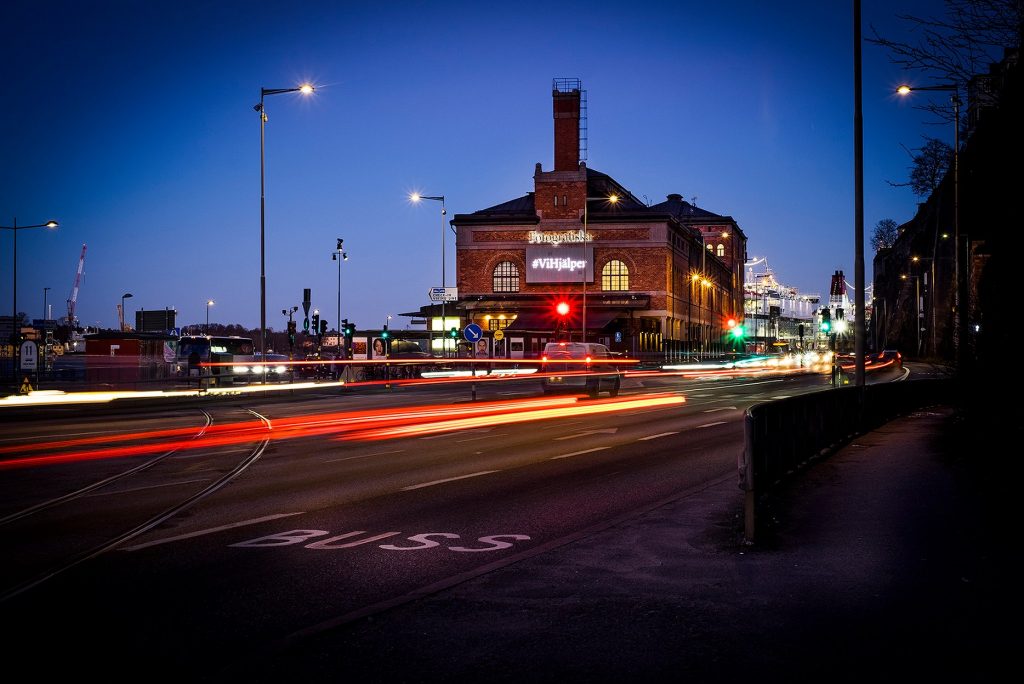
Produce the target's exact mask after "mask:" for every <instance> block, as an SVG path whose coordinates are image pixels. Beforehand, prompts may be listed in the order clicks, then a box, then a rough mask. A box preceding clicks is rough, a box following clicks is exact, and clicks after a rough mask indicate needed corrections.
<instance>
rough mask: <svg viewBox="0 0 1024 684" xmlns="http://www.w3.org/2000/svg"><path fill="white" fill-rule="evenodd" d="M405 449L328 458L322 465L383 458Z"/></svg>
mask: <svg viewBox="0 0 1024 684" xmlns="http://www.w3.org/2000/svg"><path fill="white" fill-rule="evenodd" d="M403 451H405V449H396V450H395V451H378V452H376V453H373V454H362V455H360V456H345V457H344V458H329V459H327V460H326V461H324V463H337V462H338V461H351V460H354V459H357V458H370V457H371V456H384V455H385V454H400V453H402V452H403Z"/></svg>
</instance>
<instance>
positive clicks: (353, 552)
mask: <svg viewBox="0 0 1024 684" xmlns="http://www.w3.org/2000/svg"><path fill="white" fill-rule="evenodd" d="M898 377H900V374H899V373H897V372H889V373H884V374H878V375H876V376H872V377H871V378H870V381H872V382H874V381H887V380H893V379H896V378H898ZM823 389H827V376H825V375H822V374H809V375H791V376H784V377H759V378H744V377H730V378H722V377H720V378H716V379H713V380H695V379H692V378H685V379H684V378H681V377H678V376H671V375H651V376H636V377H631V378H627V379H626V380H624V382H623V385H622V391H621V393H620V395H619V397H617V398H615V399H604V398H600V399H597V400H592V399H582V398H581V399H580V400H579V401H577V402H576V403H575V404H572V405H568V406H564V407H563V406H558V405H554V406H552V405H545V406H540V405H539V404H538V402H543V401H547V400H549V398H545V397H542V396H540V393H539V392H538V385H537V383H536V381H521V382H520V381H516V382H511V381H510V382H502V383H488V384H484V383H478V384H477V386H476V387H475V399H476V400H475V401H470V394H469V389H468V387H467V386H466V385H453V386H448V385H439V386H434V387H430V388H417V389H396V390H393V391H377V392H370V393H361V394H351V393H349V394H346V393H345V392H339V391H337V390H335V391H334V392H333V393H330V394H319V395H306V396H302V397H299V398H292V399H290V400H277V401H260V400H253V401H251V402H248V403H246V405H244V406H240V405H216V404H211V405H209V406H207V407H204V408H202V409H187V410H180V409H179V410H175V411H173V412H172V411H167V412H157V413H146V414H139V415H137V416H125V417H118V418H116V419H115V418H111V419H110V420H106V421H104V420H95V419H90V420H75V419H61V420H59V421H55V422H54V421H51V422H46V423H38V422H23V423H20V424H15V425H11V426H7V427H10V428H11V429H9V430H7V431H6V434H5V436H4V437H3V438H2V440H0V456H2V457H3V458H4V459H6V460H3V461H0V540H2V541H3V544H4V557H5V559H6V560H5V563H4V564H3V566H2V567H0V591H2V599H0V609H2V610H3V613H4V622H5V624H6V625H7V626H8V628H10V631H12V632H13V634H11V635H9V636H8V638H7V642H8V643H7V645H8V649H9V650H10V652H12V653H20V654H23V655H25V656H26V657H31V658H42V659H44V660H43V661H41V662H46V663H48V668H49V667H52V668H55V669H58V670H60V669H64V668H67V669H68V671H73V672H76V673H78V674H81V673H83V672H93V673H97V674H99V673H102V674H105V675H107V676H113V677H114V678H115V679H116V678H120V677H122V676H130V674H131V673H132V672H138V668H140V667H145V668H147V670H146V671H147V672H148V671H152V669H153V668H154V666H155V664H157V663H159V665H158V666H157V667H158V672H160V673H162V674H163V675H166V676H168V677H173V678H186V679H191V680H196V679H207V678H208V679H210V680H219V681H223V680H224V679H225V678H232V677H233V676H239V677H240V678H241V677H242V676H241V675H240V674H239V673H242V672H257V671H259V669H260V667H261V666H262V665H263V664H269V663H271V662H275V658H283V657H285V656H284V655H283V653H284V649H285V648H286V647H287V646H289V645H290V644H294V643H296V642H301V641H302V640H304V639H309V638H313V637H316V636H318V635H321V634H323V633H324V632H326V631H328V630H331V629H336V628H338V627H340V626H343V625H345V624H347V623H349V622H352V621H354V620H359V619H363V618H366V617H368V616H372V615H373V614H375V613H377V612H380V611H382V610H386V609H388V608H390V607H393V606H395V605H399V604H401V603H404V602H407V601H410V600H413V599H415V598H416V597H418V596H421V595H423V594H424V593H429V592H432V591H435V590H437V589H438V588H443V587H445V586H451V585H454V584H456V583H458V582H461V581H464V580H466V579H468V578H471V577H475V576H479V575H481V574H484V573H486V572H489V571H491V570H493V569H495V568H498V567H502V566H504V565H508V564H510V563H514V562H516V561H517V560H519V559H521V558H525V557H529V556H531V555H535V554H537V553H543V552H544V551H545V550H546V549H550V548H556V547H558V546H560V545H562V544H565V543H567V542H569V541H571V540H573V539H575V538H578V537H580V536H581V535H585V534H587V533H588V531H590V530H593V529H597V528H600V527H601V526H607V525H608V524H609V523H610V521H614V520H617V519H621V518H623V517H624V516H630V515H637V514H639V513H640V512H642V511H645V510H648V509H650V508H651V507H653V506H655V505H657V504H658V503H659V502H663V501H665V500H666V499H670V498H671V497H673V496H678V495H679V493H681V492H685V491H689V490H693V489H694V488H699V487H701V486H703V485H706V484H707V483H712V482H718V481H720V480H722V479H723V478H735V477H736V463H737V454H738V453H739V452H740V450H741V449H742V442H743V421H742V416H743V412H744V411H745V409H746V408H747V407H749V406H751V405H752V404H754V403H758V402H762V401H768V400H771V399H777V398H781V397H785V396H792V395H794V394H799V393H804V392H810V391H819V390H823ZM566 400H568V398H558V397H556V398H554V401H566ZM481 410H486V411H487V412H486V413H484V414H482V415H480V416H478V417H474V415H473V412H474V411H481ZM451 420H460V421H463V422H461V423H457V424H455V427H454V429H452V425H453V424H452V423H450V422H449V423H445V424H444V425H439V424H438V423H439V421H451ZM62 455H63V456H62ZM29 457H37V458H39V459H40V460H39V461H38V462H35V463H29V464H26V465H21V464H22V463H24V462H23V461H20V460H19V459H25V458H29ZM278 664H280V663H278Z"/></svg>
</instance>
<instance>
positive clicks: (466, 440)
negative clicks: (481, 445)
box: [455, 432, 509, 444]
mask: <svg viewBox="0 0 1024 684" xmlns="http://www.w3.org/2000/svg"><path fill="white" fill-rule="evenodd" d="M508 434H509V433H507V432H502V433H500V434H497V435H480V436H479V437H470V438H469V439H457V440H455V443H456V444H462V443H463V442H476V441H477V440H481V439H494V438H495V437H507V436H508Z"/></svg>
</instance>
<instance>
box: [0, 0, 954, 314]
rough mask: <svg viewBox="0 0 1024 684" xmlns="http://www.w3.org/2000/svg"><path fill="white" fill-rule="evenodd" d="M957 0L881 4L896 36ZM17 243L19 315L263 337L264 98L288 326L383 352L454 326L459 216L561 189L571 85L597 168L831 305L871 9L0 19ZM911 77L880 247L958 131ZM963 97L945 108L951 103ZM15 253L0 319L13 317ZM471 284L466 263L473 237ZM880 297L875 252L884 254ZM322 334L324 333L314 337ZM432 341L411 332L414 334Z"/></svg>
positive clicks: (877, 87)
mask: <svg viewBox="0 0 1024 684" xmlns="http://www.w3.org/2000/svg"><path fill="white" fill-rule="evenodd" d="M942 11H943V5H942V3H941V2H937V1H933V2H921V1H920V0H917V1H916V2H915V1H911V0H891V1H886V2H882V1H876V0H865V2H864V3H863V9H862V13H863V24H864V33H865V35H868V33H869V31H868V28H869V26H870V25H874V26H876V27H878V29H879V30H880V31H881V32H882V33H883V34H884V35H887V36H889V37H894V38H898V39H908V38H911V36H910V34H909V33H908V31H909V29H910V25H909V24H907V23H906V22H903V21H901V20H899V19H898V18H897V17H896V15H897V14H906V13H917V14H924V15H933V16H934V15H938V14H941V12H942ZM0 24H2V25H3V26H4V39H3V41H0V51H2V53H3V54H2V58H3V64H4V65H5V69H4V73H5V79H4V81H5V83H4V86H3V96H2V103H3V106H2V107H0V129H2V130H3V145H2V147H0V150H2V157H0V162H2V163H0V225H11V222H12V221H14V220H15V218H16V219H17V222H18V223H19V224H22V225H26V224H33V223H43V222H45V221H46V220H48V219H50V218H54V219H56V220H58V221H60V222H61V227H60V228H59V229H58V230H56V231H47V230H43V229H33V230H26V231H19V232H18V308H19V310H20V311H25V312H27V313H28V314H29V316H30V317H32V318H39V317H40V316H41V314H42V312H43V288H44V287H50V288H51V290H50V292H49V294H48V299H47V301H48V303H49V304H51V305H53V309H52V311H53V317H55V318H57V317H60V316H61V315H63V314H64V313H65V312H66V300H67V299H68V297H69V296H70V293H71V288H72V284H73V282H74V277H75V271H76V269H77V265H78V258H79V254H80V252H81V248H82V245H83V244H86V245H87V246H88V247H87V254H86V259H85V274H84V276H83V279H82V284H81V289H80V292H79V295H78V309H77V313H78V318H79V321H80V322H81V323H82V324H84V325H89V326H96V325H100V326H104V327H114V326H116V320H117V313H116V306H117V304H118V303H120V301H121V295H122V294H124V293H128V292H130V293H132V294H133V295H134V296H133V298H132V299H129V300H128V301H127V304H128V307H127V308H128V311H129V317H130V319H131V320H134V319H133V318H132V317H131V316H132V312H134V311H135V310H137V309H140V308H142V309H146V310H152V309H160V310H163V309H164V308H166V307H170V308H174V309H177V311H178V312H179V317H178V323H179V324H180V325H188V324H195V323H200V324H201V323H203V322H204V321H205V317H206V302H207V300H208V299H213V300H215V302H216V304H215V305H214V306H213V307H211V308H210V319H211V322H220V323H241V324H243V325H245V326H247V327H253V328H255V327H257V326H258V325H259V317H260V304H259V302H260V298H259V264H260V261H259V234H260V230H259V229H260V196H259V188H260V186H259V182H260V157H259V153H260V142H259V117H258V115H257V113H256V112H255V111H254V110H253V105H254V104H256V103H257V102H258V101H259V98H260V88H261V87H266V88H288V87H294V86H297V85H298V84H299V83H301V82H303V81H307V80H308V81H311V82H312V83H314V84H315V85H316V86H317V88H318V89H317V91H316V93H315V94H314V95H312V96H311V97H308V98H307V97H303V96H300V95H297V94H285V95H275V96H270V97H268V98H267V99H266V107H267V115H268V118H269V120H268V122H267V125H266V175H267V178H266V240H267V262H266V264H267V268H266V270H267V322H268V325H269V326H271V327H273V328H275V329H282V328H283V327H284V320H286V319H285V318H284V317H282V316H281V310H282V309H283V308H286V307H291V306H294V305H299V304H301V299H302V290H303V288H311V289H312V293H313V306H314V307H318V308H319V309H320V310H321V314H322V316H323V317H325V318H327V319H328V320H329V321H330V325H331V327H334V325H335V321H334V319H335V318H336V316H335V310H336V306H337V288H338V270H337V269H338V265H337V262H335V261H332V260H331V252H332V250H333V249H334V247H335V241H336V238H339V237H340V238H343V239H344V240H345V249H346V251H347V252H348V255H349V260H348V261H347V262H344V263H343V265H342V273H341V277H342V292H341V297H342V303H341V305H342V316H343V317H344V318H348V319H350V320H352V321H354V322H355V323H356V324H357V325H358V326H359V327H360V328H375V327H380V325H381V324H382V323H383V322H384V320H385V319H386V317H387V316H388V315H389V314H390V315H396V314H398V313H400V312H407V311H413V310H415V309H417V308H418V307H419V306H421V305H424V304H427V303H429V302H428V298H427V290H428V289H429V288H430V287H432V286H437V285H440V284H441V283H440V280H441V250H440V242H441V224H440V218H439V215H438V213H439V209H440V206H439V204H438V203H437V202H423V203H422V204H420V205H416V204H412V203H410V202H409V201H408V199H407V196H408V194H409V193H410V192H412V191H419V192H421V193H424V194H427V195H445V197H446V206H447V209H448V212H449V216H451V215H454V214H457V213H470V212H473V211H476V210H478V209H483V208H486V207H489V206H492V205H495V204H498V203H501V202H504V201H506V200H509V199H512V198H515V197H519V196H521V195H523V194H525V193H527V192H529V191H532V190H533V172H534V165H535V164H536V163H537V162H541V163H542V164H543V166H544V169H545V170H550V169H551V168H552V166H553V134H552V130H553V127H552V118H551V80H552V78H579V79H581V80H582V82H583V87H584V89H585V90H586V91H587V99H588V111H587V114H588V137H589V151H588V160H587V163H588V166H589V167H590V168H592V169H596V170H598V171H601V172H604V173H607V174H609V175H611V176H612V177H613V178H615V179H616V180H618V181H619V182H620V183H622V184H623V185H624V186H625V187H627V188H629V189H630V191H631V192H632V193H633V195H635V196H636V197H637V198H638V199H640V200H641V201H649V202H650V203H652V204H654V203H658V202H661V201H663V200H664V199H665V195H667V194H669V193H680V194H682V195H683V196H684V198H686V199H687V200H688V201H691V200H692V198H694V197H696V204H697V205H698V206H700V207H702V208H704V209H707V210H709V211H712V212H715V213H718V214H725V215H729V216H732V217H733V218H735V219H736V221H737V222H738V223H739V225H740V227H741V228H742V230H743V231H744V232H745V233H746V235H747V236H748V240H749V242H748V248H747V252H748V255H749V256H750V257H751V258H754V257H766V258H767V260H768V264H769V266H770V267H772V269H773V270H774V271H775V273H776V276H777V278H778V279H779V280H780V281H781V282H783V283H784V284H788V285H791V286H794V287H797V288H799V289H800V290H801V291H802V292H806V293H818V294H826V295H827V292H828V285H829V277H830V275H831V274H832V272H833V271H835V270H836V269H841V270H844V271H845V273H846V275H847V278H848V280H849V281H850V282H851V284H852V280H853V268H854V240H853V236H854V160H853V113H854V112H853V48H852V35H853V33H852V32H853V27H852V3H850V2H824V3H823V2H810V1H807V2H776V3H765V2H763V1H756V2H755V1H750V2H748V1H747V0H736V1H734V2H729V3H708V2H688V1H680V2H674V3H658V2H643V1H641V2H634V3H621V2H614V3H612V2H601V1H595V0H590V1H587V2H532V1H520V2H516V3H505V4H497V3H482V2H443V1H439V2H404V1H400V0H399V1H395V2H380V3H376V2H339V1H335V2H295V1H294V0H293V1H292V2H258V1H257V2H253V1H251V0H250V1H249V2H235V1H233V0H223V1H218V2H210V1H205V2H195V1H191V0H184V1H181V2H174V3H155V2H148V1H145V2H144V1H141V0H140V1H138V2H107V1H104V0H96V1H95V2H80V1H55V2H54V1H48V2H40V1H33V2H27V1H23V0H13V1H11V0H8V2H5V3H4V5H3V9H2V10H0ZM907 80H909V81H911V82H913V83H917V84H919V85H923V84H924V83H926V80H925V79H924V78H923V77H922V76H921V75H909V76H908V75H906V74H904V73H902V72H901V71H900V69H899V67H897V66H896V65H893V64H891V63H890V62H889V59H888V55H887V54H886V53H885V52H884V51H883V50H882V49H881V48H878V47H876V46H874V45H870V44H865V45H864V48H863V84H864V87H863V98H864V140H865V148H864V209H865V212H864V232H865V238H866V240H868V239H870V236H871V232H872V229H873V227H874V225H875V223H876V222H877V221H879V220H880V219H884V218H892V219H895V220H896V221H897V222H899V223H902V222H904V221H907V220H909V219H910V218H911V217H912V216H913V213H914V211H915V208H916V202H917V201H918V199H919V198H917V197H915V196H914V195H913V194H912V193H911V191H910V190H909V189H908V188H894V187H892V186H890V185H889V184H888V183H887V182H886V181H897V182H898V181H904V180H905V179H906V177H907V174H908V167H909V165H910V158H909V156H908V155H907V152H906V151H905V150H904V149H903V147H902V146H907V147H911V148H912V147H917V146H920V145H921V143H922V137H921V136H923V135H931V136H934V137H939V138H942V139H944V140H947V142H952V141H951V140H950V139H951V138H952V131H951V130H947V128H950V127H949V126H946V127H939V126H935V125H931V126H930V125H928V124H927V123H926V122H927V121H928V120H929V119H928V116H927V115H926V114H925V113H923V112H921V111H919V110H917V109H915V108H914V107H913V103H912V102H909V101H906V100H903V99H899V98H898V97H897V96H895V95H893V91H894V89H895V87H896V85H898V84H899V83H901V82H904V81H907ZM943 95H944V94H942V93H931V94H928V95H925V94H922V95H921V97H925V96H931V97H934V96H938V97H942V96H943ZM11 235H12V234H11V231H2V232H0V312H2V313H3V314H4V315H9V313H10V308H11V303H12V302H11V296H12V293H11V267H12V258H11ZM446 240H447V246H448V251H447V257H446V263H447V267H446V270H447V276H448V278H447V279H448V281H449V282H448V285H454V284H455V277H454V276H455V273H454V271H455V268H454V264H455V258H454V253H455V247H454V236H453V235H452V234H451V231H450V230H449V231H448V234H447V238H446ZM865 256H866V267H867V275H868V279H869V281H870V278H871V268H870V267H871V257H872V256H873V252H872V251H871V248H870V245H866V246H865ZM299 313H300V314H301V310H300V312H299ZM407 324H408V319H403V318H397V317H396V319H395V320H392V321H391V327H392V328H402V327H405V326H406V325H407Z"/></svg>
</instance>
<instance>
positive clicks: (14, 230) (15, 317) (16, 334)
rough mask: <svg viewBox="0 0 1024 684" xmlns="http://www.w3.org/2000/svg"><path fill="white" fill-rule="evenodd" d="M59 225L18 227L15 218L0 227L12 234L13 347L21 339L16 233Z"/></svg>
mask: <svg viewBox="0 0 1024 684" xmlns="http://www.w3.org/2000/svg"><path fill="white" fill-rule="evenodd" d="M59 225H60V224H59V223H57V222H56V221H53V220H50V221H47V222H46V223H35V224H32V225H30V226H19V225H18V218H17V217H15V218H14V220H13V221H12V222H11V225H9V226H0V229H3V230H9V231H11V232H12V233H14V250H13V253H14V279H13V288H12V290H13V299H12V304H11V345H12V346H14V347H17V346H18V342H19V341H20V339H21V331H20V330H19V329H18V231H19V230H28V229H29V228H56V227H57V226H59ZM44 315H45V314H44ZM13 358H14V361H13V364H12V366H11V367H12V369H13V376H14V377H15V378H17V375H18V360H19V359H18V350H17V349H15V350H14V352H13Z"/></svg>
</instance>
